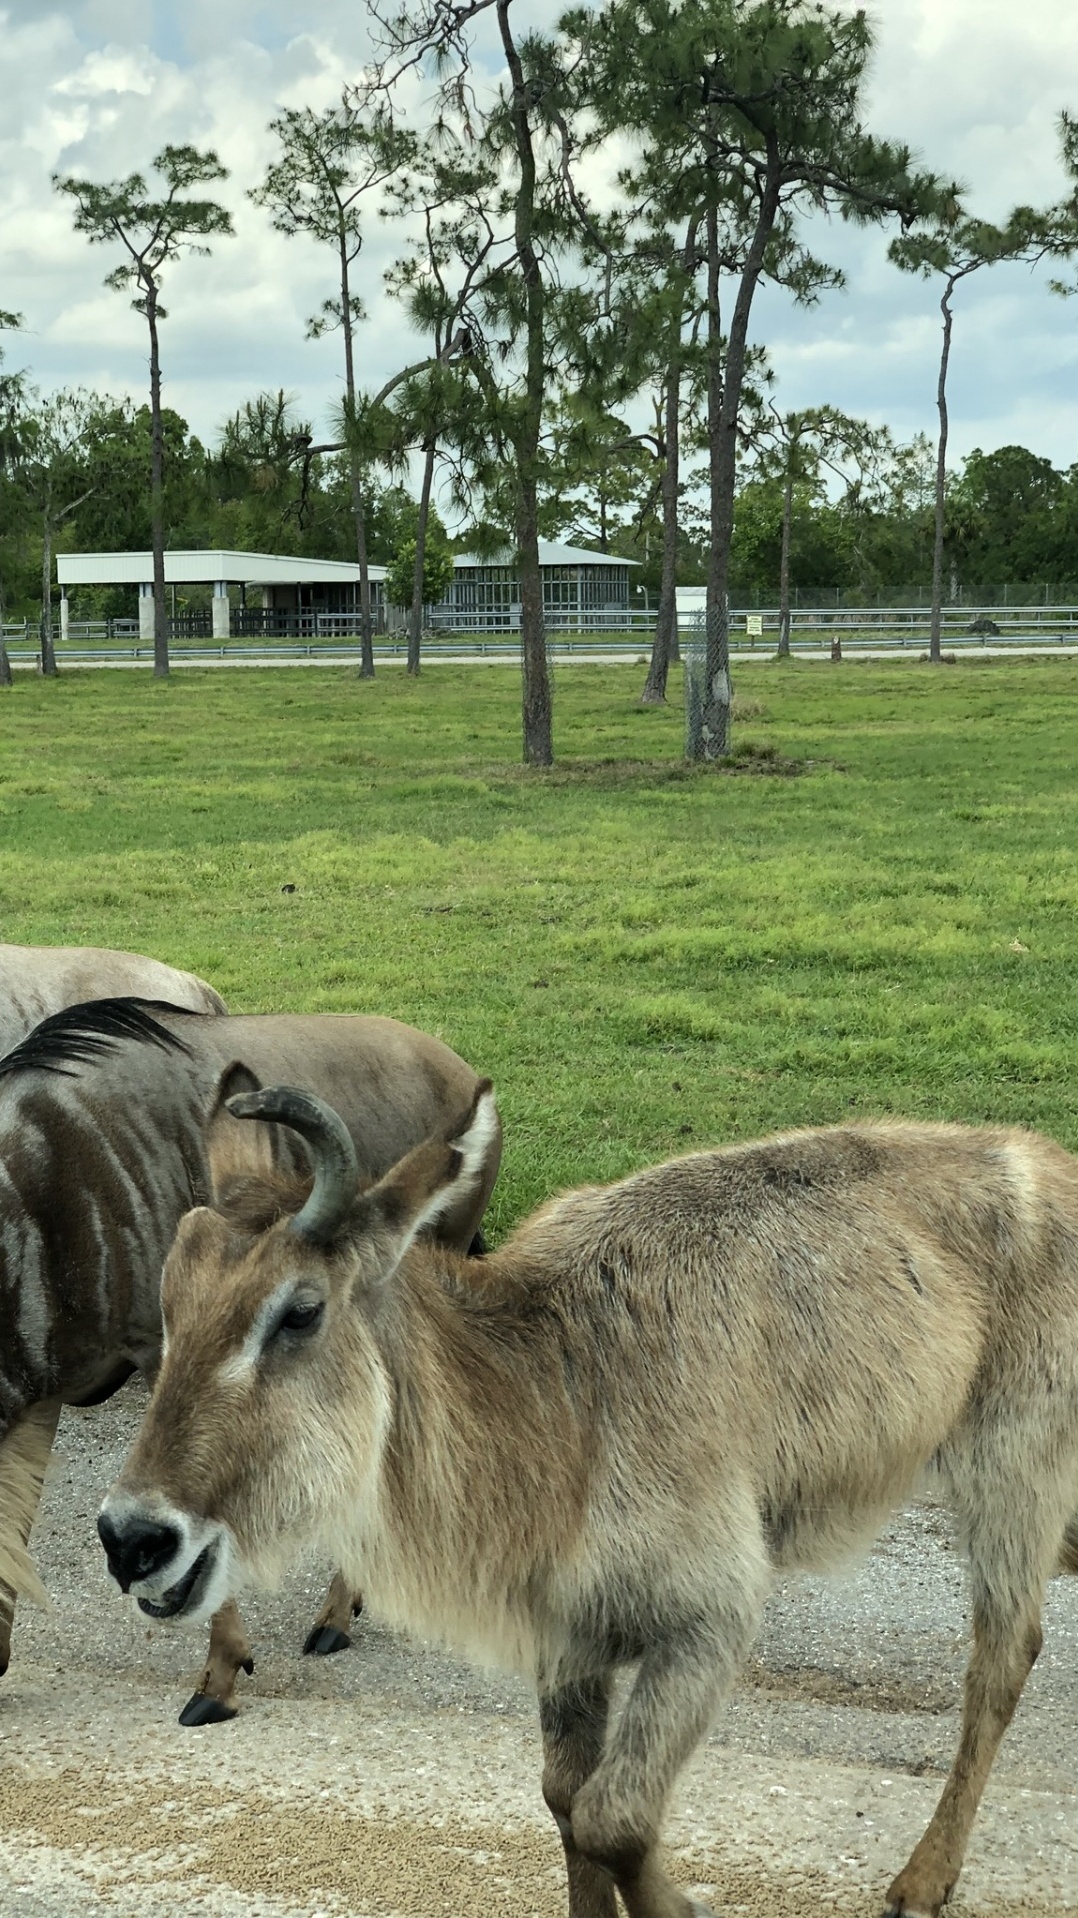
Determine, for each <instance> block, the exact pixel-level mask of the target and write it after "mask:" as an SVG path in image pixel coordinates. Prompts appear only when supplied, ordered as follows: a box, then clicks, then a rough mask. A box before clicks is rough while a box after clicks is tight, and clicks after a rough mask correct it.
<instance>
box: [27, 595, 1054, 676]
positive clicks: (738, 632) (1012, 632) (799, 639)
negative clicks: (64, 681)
mask: <svg viewBox="0 0 1078 1918" xmlns="http://www.w3.org/2000/svg"><path fill="white" fill-rule="evenodd" d="M750 616H751V618H752V619H753V621H754V622H755V621H757V620H758V621H759V622H760V627H761V630H760V632H759V633H749V632H747V631H746V625H747V621H748V618H749V617H750ZM233 617H234V618H235V614H234V615H233ZM585 617H586V619H587V624H586V625H583V624H581V623H580V622H578V624H577V625H576V626H575V627H565V626H560V625H559V626H557V627H555V626H553V625H551V626H548V635H549V638H548V649H549V652H550V654H551V657H552V658H559V657H578V658H579V657H584V658H586V657H587V656H588V655H589V654H596V655H597V654H602V655H607V656H611V657H624V658H638V657H639V656H640V655H641V653H642V652H644V651H646V650H648V649H650V645H651V639H652V635H653V633H654V630H655V616H654V614H653V613H637V614H633V615H632V616H631V623H630V616H628V615H625V614H621V615H619V616H618V621H617V625H616V626H615V627H609V626H605V625H596V624H594V623H593V622H592V618H591V617H588V616H585ZM603 617H605V616H603ZM313 620H314V624H313V625H312V627H311V628H310V630H309V631H308V632H306V633H302V632H301V631H299V630H297V631H296V632H294V633H293V632H291V631H289V632H288V633H285V634H281V633H265V632H264V631H263V632H261V633H259V630H258V629H257V628H256V630H255V632H254V633H249V634H247V635H244V634H234V635H233V636H231V637H230V638H229V639H227V640H216V641H212V640H209V638H208V636H207V635H205V634H202V633H195V632H191V633H184V632H182V631H180V632H177V631H174V632H173V635H172V642H171V644H172V651H173V656H174V658H175V659H176V660H177V661H180V660H190V661H195V660H230V659H231V660H235V661H236V662H237V663H243V662H244V661H250V660H257V659H269V660H273V659H280V660H286V659H324V660H326V661H327V662H332V661H333V660H345V659H354V658H355V656H356V653H357V651H358V648H359V639H358V635H357V634H356V630H355V619H354V616H353V615H351V614H338V613H319V614H316V615H313ZM678 625H679V628H680V630H681V633H682V635H683V637H684V638H685V640H686V642H687V643H688V642H691V640H692V638H693V636H694V635H697V636H698V635H700V634H702V631H703V608H702V606H693V607H690V608H684V607H683V608H680V609H679V612H678ZM974 628H975V629H976V630H973V629H974ZM928 637H929V619H928V613H927V610H925V609H923V608H918V607H914V606H880V607H863V606H862V607H838V606H823V607H822V606H814V607H795V608H794V609H793V611H792V615H791V630H790V644H791V647H792V648H793V650H794V651H795V652H801V653H813V652H818V651H820V650H822V649H830V647H831V645H832V643H833V642H834V640H836V639H838V640H840V641H841V642H842V644H843V645H852V646H854V647H868V648H870V649H871V650H872V651H874V652H877V651H878V652H892V651H893V652H903V651H910V650H914V649H916V650H918V651H921V650H923V649H924V648H925V647H927V645H928ZM942 637H943V644H944V645H945V647H946V648H947V650H948V651H954V650H955V649H958V650H970V651H976V650H977V649H978V648H980V647H983V646H985V645H988V644H991V645H992V646H994V647H996V646H1002V647H1006V646H1022V645H1027V646H1029V645H1036V646H1054V645H1057V644H1058V645H1073V646H1078V604H1076V603H1071V604H1068V605H1052V606H1037V605H1026V606H1009V607H1006V606H1003V605H1001V604H1000V603H998V602H996V603H995V604H985V603H984V602H983V601H981V602H978V605H977V607H976V609H973V610H972V613H971V609H970V608H968V607H964V608H957V607H955V606H953V605H951V606H948V607H947V608H945V611H944V617H943V633H942ZM3 638H4V640H5V642H6V644H7V647H8V652H9V655H10V657H11V659H12V661H13V662H14V663H16V664H20V663H28V662H30V661H32V660H34V659H35V658H36V657H37V650H38V634H37V626H36V622H34V623H32V622H31V621H30V620H22V621H19V622H17V623H15V624H5V626H4V628H3ZM777 641H778V612H777V609H776V608H774V607H767V608H764V609H761V610H760V611H759V612H756V613H752V614H751V615H750V614H749V612H748V611H747V609H744V608H732V609H731V612H730V646H731V650H732V651H733V652H735V653H739V654H745V653H749V654H751V653H753V652H756V653H760V654H764V653H773V652H774V650H775V646H776V644H777ZM374 650H375V657H376V658H379V659H394V658H401V657H403V656H404V655H405V654H406V653H407V650H408V642H407V638H406V636H405V634H404V633H396V634H385V633H382V634H380V635H379V636H378V637H377V638H376V640H375V647H374ZM519 651H520V639H519V635H518V633H516V632H514V631H506V630H505V629H501V630H500V631H499V630H498V629H497V628H494V629H493V630H492V629H491V628H489V627H487V628H485V629H472V630H471V631H468V632H457V631H455V630H451V631H444V630H434V631H431V630H428V631H427V632H426V633H425V635H424V640H423V653H424V657H425V658H426V659H429V660H435V659H438V658H439V657H441V658H461V657H464V658H468V657H480V658H490V659H503V658H504V659H510V658H516V657H517V656H518V655H519ZM56 654H57V658H58V660H61V661H66V662H68V663H69V664H71V665H77V664H78V663H79V662H80V661H83V662H87V663H89V662H92V661H102V662H106V663H107V662H110V661H111V662H113V663H116V664H121V663H124V662H127V661H134V662H138V663H142V662H149V661H151V660H152V659H153V646H152V644H151V643H149V642H148V641H145V640H140V638H139V632H138V623H137V621H135V620H121V619H114V620H77V621H76V620H72V621H71V625H70V629H69V635H68V641H67V643H66V645H63V646H61V645H59V643H57V647H56Z"/></svg>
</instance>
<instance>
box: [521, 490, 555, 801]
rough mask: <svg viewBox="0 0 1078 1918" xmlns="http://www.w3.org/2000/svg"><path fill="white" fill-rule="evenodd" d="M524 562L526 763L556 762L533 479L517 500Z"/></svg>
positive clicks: (522, 663)
mask: <svg viewBox="0 0 1078 1918" xmlns="http://www.w3.org/2000/svg"><path fill="white" fill-rule="evenodd" d="M517 546H518V549H519V564H520V663H521V673H522V688H521V691H522V707H521V711H522V719H523V737H524V762H525V764H526V765H528V766H550V765H552V764H553V762H554V747H553V728H552V713H551V695H550V670H549V667H548V665H547V656H546V624H545V621H544V619H543V576H542V573H541V571H540V568H539V506H538V499H537V495H536V488H535V485H534V482H532V483H531V484H530V485H526V484H525V483H524V482H523V479H522V483H521V486H520V490H519V495H518V504H517Z"/></svg>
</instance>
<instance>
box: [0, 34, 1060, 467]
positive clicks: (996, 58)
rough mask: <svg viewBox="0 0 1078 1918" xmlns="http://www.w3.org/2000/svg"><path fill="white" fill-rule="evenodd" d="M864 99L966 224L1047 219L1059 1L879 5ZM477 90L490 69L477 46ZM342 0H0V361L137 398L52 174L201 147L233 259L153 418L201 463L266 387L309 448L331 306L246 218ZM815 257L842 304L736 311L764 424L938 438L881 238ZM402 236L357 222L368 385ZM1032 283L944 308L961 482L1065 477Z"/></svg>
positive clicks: (916, 295)
mask: <svg viewBox="0 0 1078 1918" xmlns="http://www.w3.org/2000/svg"><path fill="white" fill-rule="evenodd" d="M561 4H564V0H516V4H515V9H514V11H515V13H516V17H517V20H518V22H519V25H520V27H521V28H523V27H525V26H528V25H535V26H538V25H548V24H550V23H551V22H552V21H553V19H554V18H555V17H556V14H557V13H558V11H560V6H561ZM869 11H870V14H871V17H872V18H873V21H874V23H875V27H876V36H877V38H876V53H875V57H874V61H873V66H872V71H871V76H870V81H869V85H868V88H867V94H866V116H865V117H866V121H867V124H868V125H869V127H870V128H871V129H872V131H874V132H876V133H879V134H881V135H887V136H889V137H892V138H895V139H899V140H903V141H907V142H908V143H909V144H910V145H911V146H912V147H913V148H914V149H915V151H916V152H917V153H918V154H919V155H920V157H921V159H922V160H923V162H924V164H926V165H927V166H929V167H931V168H933V169H935V170H937V171H939V172H941V173H944V174H947V175H948V176H954V177H957V178H958V179H960V180H962V181H963V182H964V184H965V186H966V188H967V189H968V205H969V209H970V211H971V212H974V213H976V214H978V215H980V216H982V217H985V218H988V219H993V218H1001V217H1003V216H1004V215H1005V214H1006V212H1007V211H1008V209H1009V208H1010V207H1011V206H1013V205H1014V204H1016V203H1019V202H1024V203H1032V204H1034V205H1044V204H1048V203H1050V202H1051V201H1053V200H1056V199H1058V198H1059V197H1060V195H1061V193H1062V192H1063V190H1064V186H1065V181H1064V175H1063V172H1062V167H1061V163H1060V157H1059V141H1058V135H1057V132H1056V120H1057V118H1058V114H1059V112H1060V110H1061V108H1063V107H1070V108H1071V109H1072V110H1073V111H1075V112H1076V113H1078V7H1076V6H1074V5H1073V0H1022V4H1021V5H1019V6H1016V5H1015V4H1014V0H877V3H876V5H875V6H874V7H870V9H869ZM485 44H486V45H487V47H488V48H489V50H490V61H491V71H492V72H494V71H496V60H495V57H494V50H493V45H492V42H491V41H490V37H489V35H487V36H486V41H485ZM369 52H370V38H369V24H368V16H367V13H366V9H365V7H364V6H363V5H362V4H361V0H305V4H304V5H303V6H302V7H301V6H297V5H296V4H295V0H66V4H63V5H53V4H51V0H0V103H2V105H0V308H7V309H13V310H15V311H17V312H19V313H21V314H22V315H23V316H24V319H25V329H24V330H23V331H22V332H20V333H16V334H5V335H4V336H3V339H2V342H0V343H2V344H3V345H4V347H5V352H6V362H7V365H8V366H9V367H16V366H24V367H26V369H27V370H28V372H29V373H30V375H31V377H32V378H33V380H34V381H35V383H36V384H37V385H38V386H39V387H40V388H41V389H43V390H45V391H49V390H52V389H54V388H56V387H59V386H67V385H76V384H82V385H86V386H90V387H93V388H95V389H97V390H98V391H102V392H109V393H113V394H122V393H128V394H131V395H132V396H134V397H136V398H137V399H141V398H143V397H144V394H145V391H146V386H147V344H146V332H145V322H144V321H143V320H142V319H141V318H140V317H139V316H138V315H137V314H135V313H134V312H132V311H131V309H130V306H129V303H128V300H129V296H128V295H126V294H119V293H116V292H112V291H110V290H108V289H107V288H105V287H104V286H103V284H102V281H103V279H104V275H105V274H106V272H107V271H108V270H109V268H110V266H111V265H112V264H114V260H113V258H112V256H111V255H110V254H109V253H108V251H107V249H103V248H100V247H93V248H91V247H90V246H89V245H88V243H87V242H86V241H85V240H84V239H83V238H82V237H81V236H80V235H77V234H76V233H74V231H73V229H72V221H71V207H70V204H69V203H68V202H67V201H66V200H65V199H63V198H61V197H60V196H59V195H57V194H56V193H55V192H54V191H53V189H52V186H51V177H52V175H53V174H54V173H64V174H67V173H73V174H77V175H79V176H83V177H88V178H92V179H98V180H108V179H116V178H119V177H122V176H124V175H126V174H127V173H129V172H131V171H134V170H136V169H137V170H143V171H144V170H145V169H146V168H147V166H148V162H149V160H150V159H151V158H152V156H153V154H154V153H156V152H157V151H158V150H159V149H160V147H161V146H163V145H164V144H165V143H166V142H169V141H171V142H177V143H179V142H189V143H192V144H194V145H196V146H198V147H200V148H205V147H213V148H215V149H216V151H217V152H218V154H219V155H220V158H221V160H222V161H223V163H224V164H225V165H226V166H227V167H228V168H229V174H230V177H229V179H228V180H227V182H225V183H224V184H223V186H221V187H220V188H219V189H214V192H215V195H216V197H219V198H220V199H221V200H223V201H224V202H225V203H226V204H227V205H228V206H229V208H230V210H231V212H232V215H233V219H234V223H235V227H236V237H235V238H232V239H223V240H220V241H218V242H216V243H215V245H214V249H213V253H212V256H211V257H210V258H209V259H193V260H187V261H184V262H181V263H180V264H178V265H176V266H174V267H173V268H171V269H170V271H169V274H168V279H167V283H166V286H165V290H164V303H165V305H166V307H167V309H168V314H169V317H168V319H167V320H166V321H165V322H164V324H163V327H162V364H163V371H164V378H165V398H166V401H167V403H168V404H169V405H171V406H174V407H176V408H177V409H178V411H179V412H181V413H182V414H183V415H184V417H185V418H186V419H187V420H188V421H189V423H190V425H191V427H192V429H193V430H194V431H195V432H196V433H197V434H198V435H199V436H200V437H201V438H202V439H204V440H205V441H207V442H212V441H213V439H214V438H215V436H216V434H217V433H218V431H219V429H220V427H221V425H222V424H223V422H224V421H225V419H227V417H228V416H229V415H230V414H231V413H233V412H234V411H235V410H236V408H237V407H238V406H239V405H240V404H241V403H242V402H243V401H244V400H245V399H247V398H250V397H252V396H253V395H254V394H255V393H257V392H258V391H260V390H263V389H268V390H273V391H276V389H277V388H279V387H283V388H285V390H286V391H287V392H288V393H290V394H292V395H294V396H295V399H296V402H297V408H298V411H299V412H300V414H301V415H302V416H303V417H304V418H306V419H308V420H310V421H311V422H312V424H313V426H314V430H315V432H316V434H320V433H322V432H325V431H327V430H329V429H330V428H331V423H332V418H333V408H334V405H335V403H336V402H337V400H338V399H339V395H340V391H341V367H340V359H341V352H340V341H339V337H334V336H333V335H330V336H328V337H327V338H325V339H323V340H321V341H318V342H312V341H309V340H307V339H305V337H304V328H305V321H306V318H307V316H308V314H310V313H313V312H315V311H316V310H317V309H318V307H319V306H320V305H321V303H322V301H323V299H325V298H326V297H327V296H329V295H330V294H332V292H333V290H334V288H333V261H332V256H331V254H329V253H328V252H323V251H321V250H320V249H318V248H317V247H316V246H315V245H314V244H313V243H311V242H309V241H307V240H305V239H292V240H289V239H286V238H284V237H283V236H282V235H279V234H277V233H275V232H274V231H273V229H272V227H271V225H270V223H269V220H268V216H267V215H266V214H265V213H263V212H262V211H260V210H259V209H258V208H256V207H255V206H254V205H253V204H252V203H251V201H250V200H249V199H248V198H247V197H246V192H247V189H249V188H250V187H252V186H254V185H256V184H257V183H258V181H259V179H260V178H261V177H262V175H263V173H264V171H265V168H266V166H267V164H268V163H269V162H270V161H271V159H272V158H273V155H274V147H275V142H274V139H273V137H272V136H271V135H270V133H269V131H268V122H269V121H270V119H271V118H272V116H273V115H274V114H275V113H276V112H278V111H279V110H280V109H281V108H282V107H285V106H296V107H298V106H305V105H310V106H313V107H315V108H323V107H327V106H330V105H332V104H333V103H335V101H336V100H337V99H338V98H339V96H340V92H341V88H342V86H343V85H344V84H345V83H347V82H348V81H349V80H352V79H354V78H356V77H357V75H358V74H359V72H360V70H361V69H362V66H363V63H364V60H365V59H366V58H367V57H369ZM812 240H813V244H814V246H815V248H816V250H817V251H818V252H820V253H822V254H823V256H824V257H825V258H827V259H829V260H832V261H834V262H837V263H839V264H840V265H841V266H842V267H843V268H844V270H845V272H846V275H847V281H848V284H847V287H846V289H845V291H843V292H838V293H831V294H828V295H826V296H825V297H824V299H823V300H822V301H821V303H820V304H819V306H818V307H816V308H815V309H813V310H811V311H804V310H798V309H797V308H796V307H794V306H793V305H792V303H791V302H790V301H789V299H788V298H787V297H786V296H785V295H783V294H782V293H781V292H779V291H777V290H766V291H765V292H764V293H763V294H762V295H761V296H760V298H759V299H758V303H757V306H756V308H755V309H754V314H755V318H754V325H753V337H754V338H755V339H756V340H759V341H764V342H766V344H767V346H768V348H769V351H770V353H771V358H772V363H773V366H774V369H775V373H776V376H777V385H776V389H775V397H776V400H777V402H778V403H779V404H780V405H781V406H782V407H783V408H784V409H785V408H788V407H801V406H811V405H819V404H823V403H825V402H827V403H830V404H831V405H834V406H838V407H841V408H842V409H843V410H845V411H847V412H850V413H854V414H858V415H861V416H864V417H867V418H869V419H871V420H872V421H874V422H879V423H886V424H887V425H889V426H890V427H891V429H892V431H893V432H894V433H895V434H896V435H897V436H898V437H899V438H901V439H908V438H910V437H912V435H913V434H914V433H916V432H919V431H928V432H934V431H935V387H936V370H937V363H938V355H939V326H940V316H939V308H938V300H939V290H940V289H939V285H938V283H937V282H932V281H922V280H920V279H917V278H914V277H911V276H908V275H905V274H900V273H899V272H898V271H897V270H896V269H895V268H894V267H893V266H891V265H890V264H889V262H888V261H887V258H886V237H883V236H881V235H880V234H878V233H873V232H867V233H866V232H859V231H857V230H856V229H853V228H850V227H847V226H844V225H843V224H842V223H841V222H839V223H836V224H834V225H830V224H826V223H823V222H819V223H817V225H816V227H815V229H814V231H813V234H812ZM400 246H401V242H400V237H399V233H396V232H394V231H393V230H391V229H388V228H386V227H383V226H379V225H378V224H376V223H375V224H372V227H371V230H370V234H369V238H368V240H367V242H366V245H365V249H364V254H363V259H362V262H361V276H360V280H361V283H360V287H359V290H360V292H361V294H362V297H363V299H364V301H365V303H366V305H367V308H368V311H369V320H368V321H367V323H366V324H365V325H364V326H363V328H362V331H361V334H360V338H359V345H358V367H357V370H358V376H359V379H360V382H361V384H363V385H364V386H366V387H374V386H377V385H378V384H380V383H381V381H382V380H383V379H385V378H386V377H387V376H388V375H389V374H390V373H392V372H393V371H394V370H395V369H396V368H397V367H398V366H399V365H400V364H401V360H402V356H403V355H404V354H405V353H410V352H411V351H412V349H413V342H410V341H408V340H407V338H405V339H403V340H402V326H403V322H402V319H401V316H400V313H399V310H398V309H397V308H396V307H395V306H394V305H393V303H392V302H391V301H390V300H389V299H388V296H387V295H386V294H385V290H384V287H383V283H382V276H383V273H384V271H385V269H386V267H387V266H388V265H389V264H390V263H391V261H392V260H393V258H394V257H395V255H396V254H397V253H398V252H399V251H400ZM1049 278H1050V272H1049V270H1048V269H1046V268H1044V267H1040V268H1036V269H1030V268H1027V267H1020V266H1014V265H1010V266H1004V267H996V268H993V269H991V270H989V271H982V272H981V273H979V274H977V275H975V276H974V277H973V278H972V279H971V280H970V281H968V282H966V283H965V284H964V285H963V286H962V287H961V288H960V289H959V290H958V293H957V295H956V298H955V335H954V348H953V358H952V373H951V380H950V387H949V393H950V411H951V448H952V451H953V453H954V455H955V457H956V459H957V458H960V457H961V456H962V455H963V454H965V453H968V452H969V451H970V450H971V449H972V448H974V447H981V448H982V449H984V450H986V451H988V450H991V449H992V448H994V447H997V446H1002V445H1007V444H1013V443H1019V444H1022V445H1025V446H1028V447H1030V448H1032V450H1033V451H1034V452H1036V453H1039V454H1041V455H1042V456H1044V457H1046V458H1048V459H1050V460H1052V461H1053V463H1054V464H1055V465H1057V466H1061V467H1066V466H1069V465H1071V464H1072V463H1073V462H1075V461H1078V298H1074V299H1070V300H1062V299H1060V298H1058V297H1057V296H1055V295H1053V294H1052V293H1051V292H1050V291H1049V289H1048V281H1049Z"/></svg>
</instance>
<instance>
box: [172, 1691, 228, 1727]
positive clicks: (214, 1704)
mask: <svg viewBox="0 0 1078 1918" xmlns="http://www.w3.org/2000/svg"><path fill="white" fill-rule="evenodd" d="M235 1716H236V1707H235V1705H222V1703H221V1700H220V1699H219V1698H208V1697H207V1695H206V1693H205V1692H195V1693H194V1695H193V1696H192V1697H191V1698H189V1699H188V1701H187V1703H186V1705H185V1706H184V1708H183V1710H182V1712H181V1713H180V1724H181V1725H223V1724H224V1722H225V1719H226V1718H235Z"/></svg>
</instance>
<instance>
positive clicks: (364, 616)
mask: <svg viewBox="0 0 1078 1918" xmlns="http://www.w3.org/2000/svg"><path fill="white" fill-rule="evenodd" d="M349 462H350V467H351V481H352V518H353V520H354V521H355V528H356V558H357V560H358V561H359V676H360V678H361V679H373V678H374V621H373V619H372V618H371V573H370V566H369V564H368V560H367V505H366V501H365V500H364V497H363V480H362V477H361V474H360V470H359V460H358V458H357V456H356V454H355V453H354V452H352V453H350V454H349Z"/></svg>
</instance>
